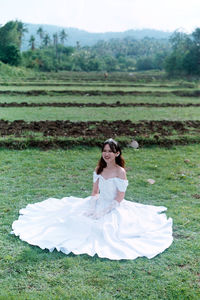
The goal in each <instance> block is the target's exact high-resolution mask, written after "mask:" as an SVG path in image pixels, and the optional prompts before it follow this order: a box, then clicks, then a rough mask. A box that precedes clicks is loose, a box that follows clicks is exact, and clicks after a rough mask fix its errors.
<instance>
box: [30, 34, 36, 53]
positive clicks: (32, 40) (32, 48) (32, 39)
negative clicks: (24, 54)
mask: <svg viewBox="0 0 200 300" xmlns="http://www.w3.org/2000/svg"><path fill="white" fill-rule="evenodd" d="M29 45H30V46H31V50H32V51H33V50H35V37H34V35H31V37H30V40H29Z"/></svg>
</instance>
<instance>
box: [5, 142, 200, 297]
mask: <svg viewBox="0 0 200 300" xmlns="http://www.w3.org/2000/svg"><path fill="white" fill-rule="evenodd" d="M123 154H124V157H125V159H126V162H127V175H128V179H129V187H128V190H127V193H126V199H127V200H130V201H135V202H140V203H145V204H153V205H164V206H166V207H167V208H168V212H167V215H168V216H170V217H172V218H173V231H174V242H173V244H172V245H171V247H170V248H169V249H167V250H166V251H165V252H164V253H162V254H160V255H158V256H157V257H155V258H153V259H151V260H148V259H146V258H138V259H136V260H127V261H126V260H122V261H111V260H108V259H100V258H98V257H97V256H95V257H93V258H92V257H89V256H87V255H78V256H75V255H72V254H70V255H68V256H66V255H64V254H62V253H58V252H57V251H54V252H53V253H49V252H48V251H42V250H41V249H39V248H38V247H34V246H30V245H28V244H27V243H25V242H22V241H20V240H19V239H18V238H17V237H15V236H13V235H10V234H9V232H10V230H11V224H12V222H13V221H14V220H15V219H17V218H18V210H19V209H20V208H22V207H25V206H26V205H27V204H28V203H35V202H38V201H42V200H44V199H46V198H48V197H56V198H62V197H65V196H69V195H75V196H79V197H86V196H88V195H89V194H90V191H91V184H92V183H91V182H92V172H93V169H94V168H95V165H96V162H97V160H98V158H99V156H100V152H99V149H97V148H87V147H85V148H84V147H79V148H73V149H71V150H70V149H68V150H67V151H64V150H50V151H39V150H33V149H32V150H23V151H14V150H12V151H11V150H5V149H1V150H0V162H1V164H0V181H1V188H0V208H1V213H0V222H1V227H0V245H1V247H0V299H20V300H21V299H70V300H71V299H95V300H96V299H103V300H104V299H109V300H110V299H169V300H171V299H180V300H182V299H199V294H198V292H199V267H200V264H199V247H200V241H199V221H200V220H199V216H200V210H199V200H198V199H196V198H194V196H193V195H194V194H198V193H199V176H200V171H199V146H198V145H196V146H195V145H194V146H185V147H176V148H175V147H174V148H172V149H164V148H158V147H153V148H148V149H139V150H133V149H129V148H125V149H124V151H123ZM185 159H189V162H188V163H186V162H184V160H185ZM149 178H152V179H155V181H156V183H155V184H154V185H149V184H148V183H147V179H149Z"/></svg>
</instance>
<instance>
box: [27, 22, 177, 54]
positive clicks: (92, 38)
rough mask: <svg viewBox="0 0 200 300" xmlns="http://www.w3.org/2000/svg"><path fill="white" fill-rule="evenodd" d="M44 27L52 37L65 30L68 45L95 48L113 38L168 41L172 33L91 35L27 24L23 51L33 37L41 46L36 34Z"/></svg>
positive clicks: (140, 31)
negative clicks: (100, 42)
mask: <svg viewBox="0 0 200 300" xmlns="http://www.w3.org/2000/svg"><path fill="white" fill-rule="evenodd" d="M40 26H41V27H42V28H43V30H44V31H45V32H47V33H48V34H49V35H50V36H52V35H53V34H54V33H55V32H60V31H61V30H62V29H65V31H66V33H67V34H68V40H67V45H69V46H75V45H76V42H77V41H78V42H79V43H80V45H81V46H93V45H94V44H95V43H97V42H98V41H99V40H104V41H108V40H110V39H112V38H125V37H133V38H135V39H142V38H144V37H150V38H156V39H168V38H169V37H170V35H171V34H172V32H165V31H160V30H154V29H132V30H127V31H123V32H104V33H91V32H87V31H85V30H80V29H77V28H71V27H65V28H64V27H60V26H55V25H41V24H30V23H26V27H27V29H28V33H26V34H25V36H24V41H23V44H22V51H24V50H27V49H28V48H29V39H30V36H31V35H34V36H35V38H36V44H37V43H38V44H39V37H38V35H37V34H36V32H37V30H38V28H39V27H40Z"/></svg>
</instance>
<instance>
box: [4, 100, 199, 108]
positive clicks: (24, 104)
mask: <svg viewBox="0 0 200 300" xmlns="http://www.w3.org/2000/svg"><path fill="white" fill-rule="evenodd" d="M138 106H144V107H192V106H193V107H200V103H145V102H139V103H121V102H120V101H117V102H115V103H105V102H101V103H94V102H88V103H77V102H46V103H33V102H32V103H28V102H21V103H17V102H10V103H6V102H4V103H0V107H138Z"/></svg>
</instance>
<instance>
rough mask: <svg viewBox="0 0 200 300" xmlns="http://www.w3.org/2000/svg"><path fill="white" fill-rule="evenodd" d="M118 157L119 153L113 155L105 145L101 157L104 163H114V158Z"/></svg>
mask: <svg viewBox="0 0 200 300" xmlns="http://www.w3.org/2000/svg"><path fill="white" fill-rule="evenodd" d="M118 155H119V152H117V153H114V152H113V151H112V149H111V148H110V146H109V145H108V144H106V145H105V146H104V148H103V152H102V157H103V159H104V160H105V162H106V163H112V162H115V157H117V156H118Z"/></svg>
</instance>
